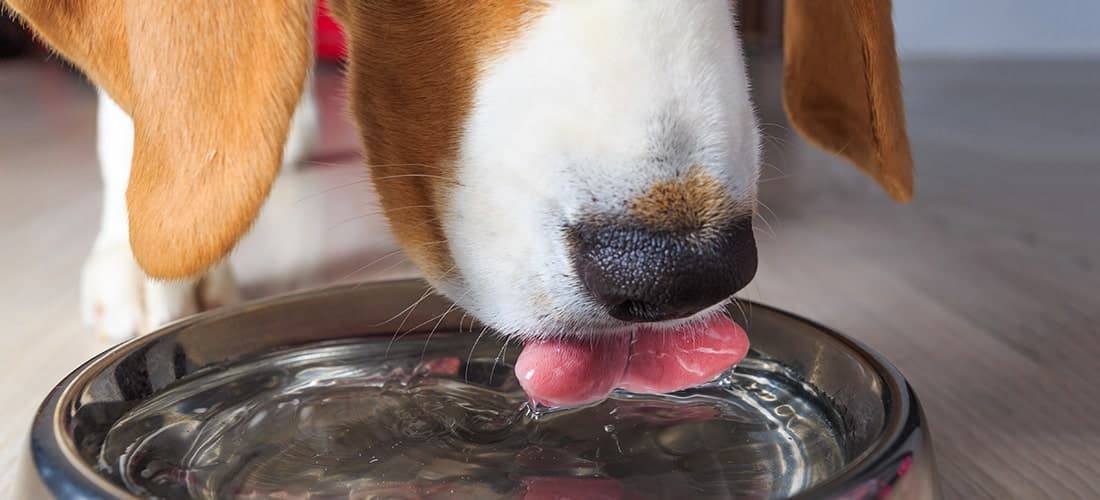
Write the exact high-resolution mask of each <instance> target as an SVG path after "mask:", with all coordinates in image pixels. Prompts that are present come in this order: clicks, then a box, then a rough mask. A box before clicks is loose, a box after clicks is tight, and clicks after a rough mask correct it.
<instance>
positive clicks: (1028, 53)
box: [806, 0, 1100, 57]
mask: <svg viewBox="0 0 1100 500" xmlns="http://www.w3.org/2000/svg"><path fill="white" fill-rule="evenodd" d="M806 1H828V0H806ZM894 25H895V27H896V30H897V42H898V51H899V53H900V54H901V55H902V57H905V56H942V55H947V56H990V57H1017V56H1022V57H1051V56H1053V57H1077V56H1088V57H1100V0H894Z"/></svg>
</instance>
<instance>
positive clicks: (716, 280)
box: [569, 216, 756, 322]
mask: <svg viewBox="0 0 1100 500" xmlns="http://www.w3.org/2000/svg"><path fill="white" fill-rule="evenodd" d="M569 238H570V243H571V246H572V254H571V258H572V260H573V265H574V268H575V269H576V272H577V274H578V276H579V278H580V280H581V282H582V283H583V284H584V286H585V288H586V289H587V291H588V293H589V294H590V295H591V297H592V298H593V299H594V300H595V301H596V302H598V303H600V304H601V305H603V306H604V307H606V308H607V311H608V314H610V315H611V316H612V317H614V318H616V319H620V320H623V321H637V322H642V321H661V320H667V319H675V318H682V317H687V316H690V315H692V314H694V313H696V312H699V311H701V310H703V309H705V308H707V307H710V306H712V305H714V304H717V303H719V302H721V301H723V300H725V299H727V298H729V297H730V296H731V295H733V294H734V293H735V292H737V291H738V290H740V289H741V288H743V287H744V286H745V285H747V284H748V282H749V281H751V280H752V278H753V276H754V275H755V274H756V241H755V239H754V238H753V230H752V218H751V216H743V217H737V218H735V219H732V220H730V221H729V222H728V223H725V224H721V225H719V226H717V227H707V228H702V229H700V230H696V231H691V232H682V231H667V230H661V229H654V228H652V227H650V226H646V225H641V224H637V223H634V222H625V223H623V222H615V221H598V220H593V221H588V222H583V223H579V224H576V225H574V226H571V227H570V228H569Z"/></svg>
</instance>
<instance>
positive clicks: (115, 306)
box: [7, 0, 912, 339]
mask: <svg viewBox="0 0 1100 500" xmlns="http://www.w3.org/2000/svg"><path fill="white" fill-rule="evenodd" d="M7 2H8V4H9V7H10V8H11V9H13V10H14V12H15V13H16V14H17V15H18V16H20V17H21V18H22V19H23V20H25V22H26V23H27V24H28V25H29V26H30V27H31V28H32V29H33V30H34V31H35V32H36V33H37V34H38V35H39V36H40V37H41V38H42V39H44V40H45V41H46V42H48V43H49V44H50V45H51V46H52V47H53V48H54V49H55V50H56V51H57V52H58V53H59V54H61V55H62V56H63V57H65V58H66V59H68V60H69V61H71V62H72V63H73V64H75V65H76V66H77V67H78V68H80V69H81V70H83V71H84V72H85V73H86V74H87V75H88V77H89V78H90V79H91V80H92V81H93V82H94V83H95V84H96V85H97V86H98V87H99V88H100V89H101V92H102V95H103V98H102V101H101V104H102V106H101V110H100V120H101V123H100V127H101V130H102V131H103V133H102V135H101V137H100V144H99V148H100V155H101V163H102V167H103V170H104V172H103V177H104V181H105V187H106V189H105V193H106V202H105V204H104V209H103V224H102V230H101V233H100V235H99V238H98V240H97V242H96V246H95V250H94V252H93V256H92V257H91V258H90V259H89V262H88V265H87V266H86V269H85V276H84V281H85V292H86V297H88V298H89V300H88V302H89V305H88V307H87V310H88V311H87V313H88V315H89V317H91V318H92V319H94V320H97V322H98V323H97V324H98V327H99V328H101V329H105V330H106V331H107V332H108V333H111V334H113V335H115V336H120V337H121V336H129V335H132V334H134V333H136V332H137V331H138V330H145V329H148V328H151V327H153V326H156V325H157V324H159V323H162V322H164V321H168V320H171V319H174V318H175V317H178V316H180V315H183V314H187V313H190V312H194V311H195V310H197V308H198V306H199V305H200V304H198V303H196V302H195V299H194V296H195V293H196V291H197V292H198V293H199V295H200V296H201V297H202V298H203V300H205V301H208V302H215V303H222V302H227V301H231V300H233V299H234V292H233V286H232V282H231V277H230V276H229V274H228V271H227V270H226V269H225V268H224V267H223V266H221V265H220V264H219V262H221V261H222V259H223V258H224V257H225V256H226V255H227V254H228V253H229V252H230V251H231V250H232V248H233V247H234V245H235V244H236V243H237V241H238V240H239V239H240V237H241V235H242V234H243V233H244V232H246V231H247V230H248V228H249V226H250V225H251V224H252V222H253V219H254V218H255V217H256V216H257V213H258V211H259V210H260V207H261V204H262V203H263V202H264V199H265V197H266V196H267V194H268V192H269V190H270V188H271V185H272V182H273V181H274V180H275V177H276V175H277V173H278V172H279V170H280V168H281V167H280V165H281V164H282V163H294V162H295V161H297V160H299V159H300V158H301V156H302V155H303V154H305V152H307V151H308V144H309V143H310V140H311V139H310V137H309V136H310V134H315V133H316V132H315V130H316V127H315V126H314V122H315V121H316V109H315V107H314V105H313V103H312V100H311V97H310V94H311V92H310V91H309V90H308V82H309V80H310V78H309V69H308V68H309V67H310V65H311V50H310V43H311V19H312V17H311V14H312V13H313V5H312V2H311V1H309V0H262V1H261V0H235V1H232V2H226V1H224V0H191V1H187V2H172V1H167V2H165V1H147V0H68V1H66V2H57V1H53V0H7ZM330 7H331V10H332V13H333V15H334V17H335V18H336V19H337V20H338V21H339V22H340V23H341V24H342V26H343V28H344V30H345V33H346V35H347V38H348V60H347V77H348V79H349V81H348V89H349V95H350V105H351V112H352V115H353V116H354V118H355V120H356V121H357V124H358V126H359V131H360V135H361V138H362V143H363V146H364V150H365V154H366V162H367V164H368V166H369V170H370V174H371V177H372V179H373V182H374V186H375V188H376V190H377V192H378V193H379V195H380V198H381V204H382V206H383V208H384V211H385V213H386V214H387V218H388V220H389V223H390V225H391V227H392V230H393V232H394V234H395V235H396V237H397V238H398V240H399V241H400V243H401V245H402V247H403V249H404V251H405V252H406V254H407V255H408V256H409V257H410V258H411V259H412V260H413V261H414V263H415V264H416V265H417V266H418V267H419V269H420V270H421V271H422V272H423V274H424V275H425V276H426V277H427V279H428V280H429V281H430V283H431V284H432V285H433V286H434V287H435V288H436V289H437V290H439V291H440V292H442V293H444V294H446V295H447V296H448V297H450V298H451V299H452V300H453V301H455V302H456V303H457V304H459V305H460V306H461V307H463V308H465V309H466V310H467V311H469V312H470V313H471V314H473V315H475V316H476V317H477V318H479V319H480V320H481V321H482V322H483V323H485V324H487V325H489V326H491V327H493V328H494V329H495V330H497V331H499V332H500V333H502V334H504V335H512V336H516V337H520V338H525V339H534V338H538V339H546V338H555V337H560V336H593V335H600V334H601V333H605V332H616V331H637V330H636V329H637V328H640V327H639V326H638V324H639V323H646V325H645V326H644V328H645V330H646V331H651V330H666V331H667V330H675V329H677V328H682V325H684V324H686V323H690V322H692V321H698V320H700V319H701V318H706V317H707V316H708V315H709V314H710V313H712V312H713V311H715V310H717V308H718V307H719V306H721V305H722V304H724V303H725V302H726V301H727V300H728V299H729V298H730V297H731V296H732V295H733V294H734V293H735V292H737V291H738V290H739V289H740V288H742V287H743V286H744V285H745V284H746V283H748V282H749V280H751V279H752V278H753V275H754V273H755V270H756V247H755V243H754V241H753V231H752V227H751V224H752V215H753V214H754V211H755V206H756V193H757V187H756V183H757V179H758V176H759V161H760V159H759V150H760V136H759V132H758V130H757V121H756V118H755V116H754V111H753V106H752V103H751V101H750V96H749V85H748V80H747V78H746V71H745V67H744V62H743V55H742V49H741V44H740V41H739V40H738V38H737V35H736V32H735V26H734V21H733V16H732V15H731V5H730V4H729V3H728V2H727V1H725V0H478V1H470V0H417V1H410V0H335V1H332V2H330ZM785 16H786V19H785V28H784V38H785V47H784V57H785V75H784V83H783V85H784V89H783V96H784V100H785V109H786V111H787V113H788V115H789V117H790V120H791V121H792V123H793V124H794V126H795V127H796V129H797V130H798V131H800V132H801V133H802V134H803V135H804V136H806V137H807V138H808V139H809V140H811V141H812V142H814V143H816V144H818V145H819V146H821V147H822V148H824V149H826V150H828V151H831V152H834V153H837V154H839V155H842V156H843V157H845V158H847V159H848V160H850V161H851V162H852V163H853V164H854V165H855V166H857V167H858V168H860V169H861V170H862V171H864V172H865V173H867V174H868V175H869V176H870V177H871V178H873V179H874V180H875V181H877V182H878V184H879V185H881V186H882V188H883V189H884V190H885V191H886V193H888V194H889V195H890V196H891V197H892V198H893V199H895V200H897V201H906V200H908V199H909V198H910V197H911V194H912V163H911V159H910V152H909V145H908V139H907V136H906V132H905V123H904V117H903V110H902V101H901V96H900V82H899V74H898V67H897V61H896V57H895V49H894V41H893V27H892V20H891V6H890V2H889V1H886V0H828V1H810V0H787V2H786V11H785ZM303 96H305V97H303ZM288 136H289V139H288ZM146 276H148V278H147V277H146ZM204 276H205V277H204ZM200 278H201V279H200ZM154 279H157V280H173V281H167V282H162V281H154ZM139 319H140V321H139Z"/></svg>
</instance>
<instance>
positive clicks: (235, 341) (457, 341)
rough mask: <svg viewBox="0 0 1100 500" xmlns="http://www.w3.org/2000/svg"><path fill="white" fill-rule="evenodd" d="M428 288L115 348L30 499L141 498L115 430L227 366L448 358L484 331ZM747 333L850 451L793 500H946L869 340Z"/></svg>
mask: <svg viewBox="0 0 1100 500" xmlns="http://www.w3.org/2000/svg"><path fill="white" fill-rule="evenodd" d="M424 291H425V287H424V285H423V284H422V283H420V282H416V281H400V282H390V283H376V284H363V285H354V286H344V287H336V288H328V289H322V290H317V291H310V292H303V293H297V294H292V295H287V296H282V297H278V298H273V299H269V300H264V301H261V302H256V303H252V304H248V305H244V306H241V307H238V308H234V309H228V310H223V311H217V312H214V313H210V314H204V315H199V316H196V317H193V318H190V319H187V320H184V321H181V322H177V323H175V324H172V325H170V326H168V327H165V328H164V329H161V330H160V331H158V332H156V333H153V334H151V335H148V336H145V337H142V338H140V339H136V340H133V341H131V342H128V343H125V344H122V345H120V346H117V347H115V348H113V349H111V350H109V351H107V352H105V353H103V354H101V355H99V356H97V357H96V358H95V359H92V360H91V361H89V362H87V363H85V364H84V365H83V366H81V367H80V368H78V369H77V370H76V371H74V372H73V373H72V374H70V375H69V376H68V377H66V378H65V379H64V380H63V381H61V383H60V384H58V385H57V387H56V388H54V390H53V391H52V392H51V393H50V394H49V396H48V397H47V398H46V400H45V401H44V402H43V403H42V406H41V408H40V409H39V411H38V413H37V415H36V417H35V419H34V422H33V425H32V429H31V435H30V446H29V449H28V450H27V453H26V455H25V460H24V464H23V467H24V470H23V471H22V474H21V476H20V479H21V483H20V485H18V487H19V492H20V493H21V494H22V495H23V496H24V497H25V498H47V497H56V498H133V497H134V495H133V494H131V493H130V492H129V491H128V490H127V489H126V488H125V487H124V486H123V485H122V484H119V482H118V479H117V477H112V476H111V475H110V474H107V473H105V472H103V471H102V469H101V468H100V467H97V460H98V459H97V457H98V456H99V454H100V451H101V449H102V448H103V447H104V439H105V435H106V433H107V431H108V429H110V428H111V427H112V426H113V425H115V424H116V423H117V422H118V421H119V420H120V419H121V418H123V416H124V415H125V414H127V412H129V411H131V410H132V409H134V408H135V407H137V406H138V405H141V404H142V403H144V402H147V401H149V400H150V399H152V398H154V397H156V396H157V395H158V394H161V393H163V392H164V390H165V389H166V388H169V387H174V386H178V385H179V384H181V383H185V382H187V381H193V380H196V379H197V378H199V377H210V376H214V375H215V374H217V373H219V370H222V368H221V367H225V366H227V365H233V364H240V363H241V362H245V361H248V360H255V359H261V358H263V357H264V356H270V355H271V353H276V352H280V351H284V350H287V349H303V348H304V349H309V348H310V347H309V346H312V345H331V343H332V342H337V343H339V342H352V343H354V342H359V341H365V340H366V339H374V340H377V339H378V338H380V337H379V336H382V335H385V336H386V339H387V340H388V339H389V337H390V336H391V335H392V334H393V332H395V331H396V330H397V329H398V323H402V324H405V325H422V326H421V327H420V328H418V329H416V331H413V332H412V333H411V334H410V337H409V339H412V338H414V337H415V336H416V335H418V334H421V335H423V334H427V333H428V332H429V331H433V332H434V333H433V335H435V336H436V338H437V339H449V340H447V341H445V342H443V343H442V344H441V345H443V346H449V347H446V348H448V349H457V348H461V349H464V350H469V349H471V347H470V346H471V345H474V344H473V343H474V338H475V337H476V335H471V334H470V333H461V334H459V333H457V332H459V331H461V330H462V329H463V325H462V323H463V320H464V319H465V317H464V315H463V314H462V313H461V312H460V311H455V310H454V308H453V307H451V304H450V303H448V302H447V301H446V300H445V299H443V298H441V297H437V296H434V295H428V296H427V297H426V298H425V299H424V300H423V301H422V302H421V303H420V305H419V306H417V307H416V308H414V309H412V310H411V311H406V308H407V306H409V304H411V303H413V302H414V301H416V300H417V299H419V298H421V297H422V296H423V294H424ZM401 312H407V313H408V314H407V317H404V316H405V315H403V314H398V313H401ZM733 312H736V311H733ZM735 316H736V314H735ZM467 323H468V321H467ZM466 326H468V325H466ZM748 329H749V332H750V337H751V339H752V342H753V351H752V352H751V353H750V357H751V358H752V359H756V360H768V363H770V364H766V365H760V366H766V367H772V368H768V369H772V370H776V371H777V376H778V371H782V372H783V374H782V375H783V376H785V377H794V378H795V379H797V380H798V381H799V383H802V384H805V386H806V387H808V388H811V389H812V390H813V391H816V392H815V394H819V395H820V401H819V403H820V404H821V405H822V407H823V408H825V410H827V411H826V413H828V414H829V415H831V416H830V419H831V420H832V421H831V422H829V423H828V426H827V427H828V428H829V429H832V431H831V432H835V433H836V434H837V437H838V439H840V440H841V441H842V442H843V443H844V447H845V450H844V460H843V463H842V464H840V465H839V466H838V467H837V468H836V471H835V472H834V473H831V475H830V476H828V477H826V478H824V479H823V480H820V481H817V482H816V483H814V484H812V485H811V486H809V487H808V488H807V489H805V490H803V491H799V492H797V493H796V494H795V495H794V497H795V498H851V499H857V498H859V499H862V498H898V499H918V498H919V499H924V498H938V493H937V487H936V482H935V477H934V465H933V459H932V452H931V444H930V441H929V435H928V428H927V424H926V421H925V418H924V416H923V414H922V412H921V408H920V405H919V403H918V401H917V398H916V395H915V394H914V393H913V391H912V389H911V388H910V387H909V384H908V383H907V382H906V381H905V379H904V378H903V377H902V376H901V374H900V373H898V371H897V370H896V369H895V368H894V367H892V366H891V365H890V364H889V363H888V362H887V361H886V360H885V359H883V358H882V357H881V356H879V355H878V354H875V353H874V352H872V351H871V350H869V349H867V348H866V347H864V346H863V345H861V344H859V343H858V342H855V341H853V340H851V339H848V338H846V337H844V336H842V335H840V334H838V333H836V332H833V331H831V330H829V329H827V328H824V327H822V326H820V325H817V324H815V323H813V322H810V321H807V320H805V319H802V318H799V317H796V316H794V315H791V314H789V313H785V312H782V311H779V310H776V309H773V308H770V307H767V306H763V305H760V304H751V321H750V322H749V325H748ZM403 341H404V340H403ZM410 341H411V340H410ZM496 342H497V341H496V340H491V339H486V338H483V339H481V345H480V346H476V347H477V348H478V349H485V350H489V351H490V352H492V351H495V350H497V349H499V348H500V344H499V343H496ZM432 352H435V351H432ZM463 352H465V351H463ZM429 355H430V354H429ZM512 357H513V358H514V356H512ZM264 359H266V358H264ZM504 362H505V363H507V362H508V359H505V360H504ZM761 466H763V467H767V466H768V464H761Z"/></svg>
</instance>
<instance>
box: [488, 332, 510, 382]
mask: <svg viewBox="0 0 1100 500" xmlns="http://www.w3.org/2000/svg"><path fill="white" fill-rule="evenodd" d="M509 341H511V339H510V338H508V337H504V345H502V346H500V352H498V353H497V357H496V359H495V360H493V369H492V370H489V385H493V375H495V374H496V372H497V365H499V364H500V360H501V359H503V358H504V356H505V355H506V354H507V353H508V342H509Z"/></svg>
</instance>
